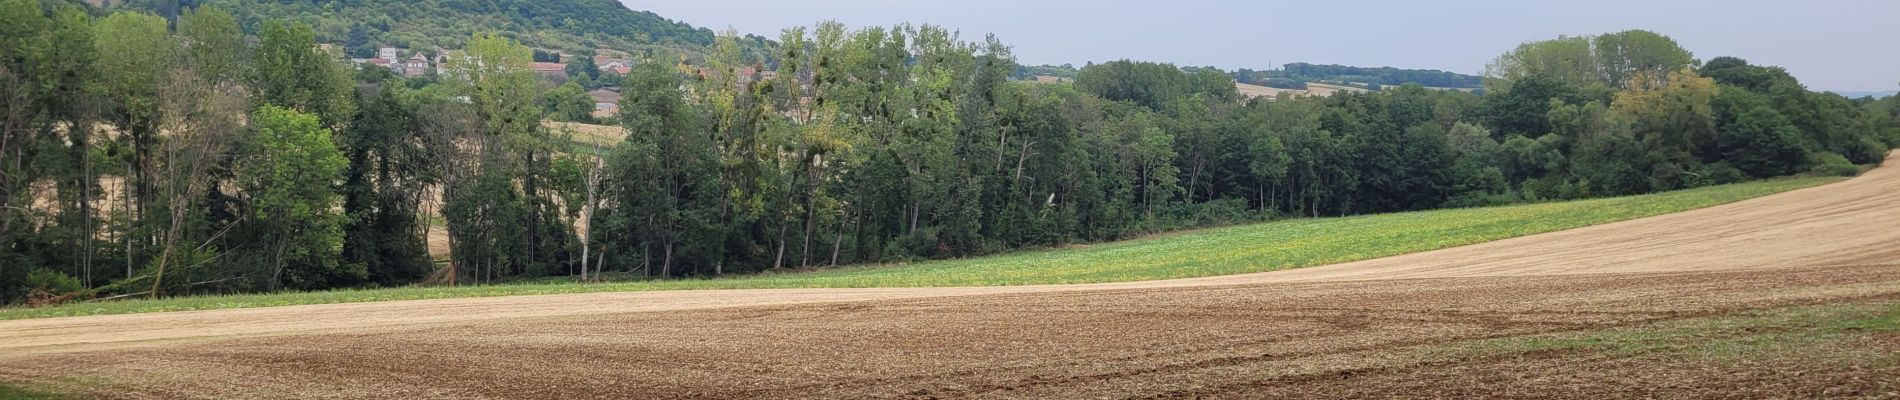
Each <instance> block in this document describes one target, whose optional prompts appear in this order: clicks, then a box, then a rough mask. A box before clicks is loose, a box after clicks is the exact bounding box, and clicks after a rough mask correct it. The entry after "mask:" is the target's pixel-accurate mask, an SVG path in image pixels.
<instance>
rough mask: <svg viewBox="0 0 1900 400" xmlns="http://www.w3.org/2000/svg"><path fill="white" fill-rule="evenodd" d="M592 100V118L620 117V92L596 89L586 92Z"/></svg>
mask: <svg viewBox="0 0 1900 400" xmlns="http://www.w3.org/2000/svg"><path fill="white" fill-rule="evenodd" d="M587 96H588V97H593V98H594V112H593V115H594V118H612V117H614V116H616V115H620V92H616V91H613V90H608V89H596V90H594V91H592V92H587Z"/></svg>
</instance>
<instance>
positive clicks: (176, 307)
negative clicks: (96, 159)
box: [0, 178, 1840, 320]
mask: <svg viewBox="0 0 1900 400" xmlns="http://www.w3.org/2000/svg"><path fill="white" fill-rule="evenodd" d="M1839 180H1840V178H1798V179H1780V180H1770V181H1760V182H1751V183H1743V184H1734V185H1724V186H1713V187H1705V188H1698V189H1691V190H1683V191H1675V192H1667V193H1657V194H1649V195H1642V196H1630V197H1618V198H1606V199H1593V200H1581V201H1570V202H1553V203H1539V204H1525V205H1513V206H1502V207H1489V208H1469V209H1450V210H1435V211H1422V212H1410V213H1397V214H1381V215H1367V216H1356V217H1344V218H1319V219H1295V220H1284V221H1276V222H1268V223H1260V224H1252V225H1242V226H1233V227H1224V228H1212V229H1202V230H1193V231H1186V232H1179V233H1173V234H1166V235H1159V236H1157V237H1152V238H1145V239H1137V240H1129V241H1122V242H1113V243H1103V244H1096V245H1088V246H1071V247H1063V248H1054V249H1043V250H1029V251H1022V252H1016V253H1010V254H1004V255H997V256H989V257H979V258H969V259H957V260H941V261H928V262H919V263H911V264H898V265H867V266H853V267H840V268H833V269H824V270H818V271H806V272H784V273H767V274H758V275H746V276H733V277H726V278H718V279H692V280H673V281H640V282H620V283H534V284H513V285H494V286H481V287H411V288H392V289H370V290H339V291H325V292H302V293H277V294H256V295H234V296H202V297H181V298H170V299H159V300H130V301H114V302H99V303H81V304H71V305H65V306H57V307H46V308H36V309H20V308H10V309H0V320H6V319H22V318H41V317H58V316H76V315H100V314H125V313H140V312H161V311H185V310H206V309H222V308H245V307H270V306H284V305H298V304H327V303H347V302H365V301H386V300H411V299H435V298H457V297H481V296H508V295H533V294H558V293H584V292H608V291H645V290H684V289H759V288H838V287H926V286H995V285H1034V284H1068V283H1100V282H1126V281H1141V280H1156V279H1173V278H1190V277H1202V276H1215V275H1230V274H1240V273H1249V272H1263V271H1273V270H1280V269H1290V268H1301V267H1310V266H1318V265H1327V264H1335V263H1342V262H1350V261H1358V260H1366V259H1373V258H1380V257H1387V256H1394V255H1400V254H1407V253H1414V252H1421V251H1428V250H1435V249H1441V248H1448V247H1455V246H1461V245H1467V244H1473V243H1480V242H1487V241H1493V240H1499V239H1506V238H1512V237H1517V236H1524V235H1531V234H1537V233H1543V232H1551V231H1558V230H1564V229H1571V228H1578V227H1583V226H1589V225H1597V224H1604V223H1610V222H1616V221H1623V220H1629V219H1635V218H1642V217H1647V216H1653V215H1660V214H1668V213H1673V212H1679V211H1685V210H1690V209H1696V208H1702V207H1708V206H1712V205H1717V204H1723V203H1729V202H1734V201H1738V200H1743V199H1748V198H1753V197H1758V196H1763V195H1768V194H1773V193H1778V192H1783V191H1788V190H1794V189H1799V188H1804V187H1810V186H1816V185H1821V184H1825V183H1830V182H1836V181H1839Z"/></svg>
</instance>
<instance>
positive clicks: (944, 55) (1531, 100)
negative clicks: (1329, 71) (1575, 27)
mask: <svg viewBox="0 0 1900 400" xmlns="http://www.w3.org/2000/svg"><path fill="white" fill-rule="evenodd" d="M49 4H50V3H42V2H39V1H36V0H0V95H4V98H5V103H4V106H3V107H0V109H3V110H4V111H5V114H4V115H5V124H6V125H5V126H4V128H5V130H4V134H5V135H4V136H3V137H0V160H5V162H4V163H0V164H4V165H0V201H4V203H0V206H3V207H0V303H7V304H16V303H21V302H39V303H48V302H58V301H66V300H72V299H78V298H94V297H111V296H127V295H137V296H152V297H158V296H173V295H191V294H214V293H239V292H261V291H275V290H320V289H330V288H353V287H377V286H402V285H412V284H419V283H426V284H486V283H492V282H505V281H511V280H522V279H536V278H547V277H570V276H571V277H574V278H578V279H597V278H600V277H601V276H603V274H606V275H613V276H619V277H627V276H646V277H652V278H656V279H663V278H674V277H707V276H718V275H725V274H735V273H752V272H760V271H772V270H781V269H789V268H801V267H813V266H827V265H839V264H852V263H867V262H896V261H905V260H914V259H932V258H949V257H966V256H975V255H983V254H993V253H998V252H1004V251H1010V250H1014V249H1022V248H1033V247H1047V246H1058V245H1063V244H1070V243H1088V242H1099V241H1108V240H1118V239H1125V238H1130V237H1136V236H1140V235H1146V234H1150V233H1155V232H1163V231H1169V230H1177V229H1185V228H1193V227H1201V226H1210V225H1219V224H1231V223H1242V222H1251V221H1263V220H1269V219H1274V218H1289V217H1319V216H1339V215H1354V214H1365V213H1382V212H1395V211H1410V210H1424V209H1433V208H1441V207H1469V206H1484V205H1498V204H1511V203H1519V202H1528V201H1548V200H1563V199H1579V198H1591V197H1602V196H1615V195H1626V194H1638V193H1648V192H1655V191H1663V190H1673V189H1682V188H1690V187H1698V186H1707V185H1716V184H1724V183H1733V182H1741V181H1746V180H1751V179H1762V178H1770V177H1776V176H1784V175H1790V174H1800V173H1814V174H1828V175H1851V174H1854V173H1857V172H1858V171H1859V170H1860V168H1861V167H1860V166H1857V165H1856V164H1875V163H1879V162H1881V161H1882V159H1883V158H1884V156H1885V153H1886V152H1887V150H1888V149H1889V148H1890V147H1892V146H1894V145H1896V144H1900V124H1897V123H1896V122H1895V121H1896V112H1900V101H1897V100H1895V99H1894V98H1888V99H1883V100H1878V101H1875V100H1870V99H1859V100H1856V99H1847V98H1844V97H1841V96H1838V95H1833V94H1826V93H1815V92H1811V91H1808V90H1807V89H1806V88H1805V87H1803V86H1801V85H1800V83H1799V82H1798V81H1796V80H1795V79H1794V78H1793V77H1792V76H1789V75H1788V74H1787V73H1786V71H1784V70H1781V69H1779V68H1775V67H1764V66H1755V65H1750V64H1748V63H1746V62H1744V61H1742V60H1740V59H1736V58H1731V57H1720V58H1715V59H1711V60H1710V61H1708V62H1706V63H1697V62H1695V61H1694V57H1693V56H1692V55H1691V53H1689V52H1688V51H1687V50H1684V49H1682V48H1680V47H1679V46H1677V45H1676V43H1675V42H1674V41H1673V40H1670V39H1668V38H1667V37H1663V36H1661V35H1656V34H1654V33H1649V32H1644V31H1627V32H1619V33H1612V34H1606V35H1601V36H1588V37H1577V38H1563V39H1558V40H1551V41H1543V42H1532V43H1527V44H1525V45H1523V46H1521V47H1519V48H1517V49H1513V50H1511V51H1509V52H1507V53H1505V54H1504V55H1503V56H1501V57H1500V58H1499V59H1498V60H1497V61H1496V62H1494V63H1493V64H1492V67H1491V70H1490V71H1488V73H1487V75H1488V77H1487V82H1486V91H1485V92H1486V93H1485V94H1482V95H1479V94H1474V93H1466V92H1461V91H1449V90H1434V89H1428V88H1425V87H1421V86H1417V85H1403V86H1398V87H1386V88H1384V89H1385V90H1383V91H1379V92H1371V93H1362V94H1355V93H1340V94H1338V95H1335V96H1332V97H1294V96H1282V97H1279V98H1272V99H1242V98H1240V96H1239V95H1238V93H1236V91H1235V87H1234V83H1235V81H1234V79H1233V77H1232V76H1230V75H1228V74H1226V73H1222V72H1219V71H1213V70H1196V71H1188V70H1184V69H1183V68H1178V67H1176V66H1173V65H1169V64H1160V63H1147V62H1133V61H1115V62H1108V63H1102V64H1095V65H1091V66H1089V67H1087V68H1084V69H1082V70H1080V71H1078V72H1077V74H1076V76H1075V78H1074V80H1073V82H1072V83H1070V82H1065V83H1058V84H1035V83H1025V82H1012V81H1010V80H1009V79H1008V78H1009V77H1010V76H1011V74H1014V73H1016V72H1017V71H1018V66H1017V65H1016V63H1015V61H1014V57H1013V56H1012V55H1011V53H1010V50H1009V48H1008V47H1007V46H1005V45H1003V44H1002V43H1001V42H1000V41H998V40H997V39H996V38H995V37H993V36H992V37H988V38H986V39H985V40H982V41H975V42H971V41H964V40H962V39H960V38H957V37H956V35H955V34H954V33H953V31H949V30H946V29H944V28H941V27H936V26H931V25H924V26H912V25H899V26H896V27H892V28H883V27H870V28H863V29H857V30H851V29H847V28H846V27H845V26H843V25H842V24H838V23H835V22H826V23H821V24H818V25H817V26H814V27H809V28H806V27H798V28H792V29H787V30H786V31H784V32H783V33H782V34H781V35H780V36H779V38H778V39H777V40H778V43H779V44H780V46H779V47H778V49H777V51H778V54H774V55H772V56H773V57H774V58H775V59H777V60H778V62H777V64H776V70H775V71H773V72H775V74H774V75H773V77H772V78H770V79H764V78H757V79H753V78H749V77H748V76H745V75H742V74H740V73H739V72H738V71H739V70H741V69H743V68H746V67H751V66H754V65H757V63H756V61H754V62H748V61H747V60H749V59H752V57H751V56H748V55H746V54H744V52H745V51H746V50H744V48H743V46H742V45H741V41H743V40H746V39H745V38H739V37H734V36H731V35H721V36H719V37H717V38H715V40H714V44H713V46H712V48H711V49H710V50H709V51H708V52H707V54H706V55H704V57H703V59H704V61H705V65H685V64H681V63H677V62H673V61H672V60H667V59H664V58H658V61H654V60H647V61H644V62H641V63H639V65H638V66H637V67H635V68H634V70H633V71H632V72H631V73H629V74H627V75H625V76H611V77H607V78H602V79H617V80H618V82H617V83H618V85H617V86H619V87H620V93H621V95H622V99H621V101H620V104H619V105H618V106H619V115H618V116H616V117H614V118H612V119H611V120H610V121H607V122H609V123H612V124H614V125H617V126H619V127H620V128H621V129H622V130H624V132H625V133H626V138H625V139H624V140H622V141H620V142H618V143H597V142H587V141H581V140H577V139H576V138H575V137H574V136H573V135H572V134H570V133H567V132H563V131H561V130H558V129H555V128H550V127H549V126H548V125H545V124H543V121H544V120H550V119H552V120H573V119H580V118H583V116H584V115H585V114H586V111H587V110H591V102H588V101H587V99H586V98H585V95H584V94H582V93H580V91H579V90H578V89H576V87H575V86H574V85H559V86H557V85H554V84H552V83H550V82H546V81H544V80H542V79H541V78H540V77H538V76H536V75H535V74H534V72H533V71H531V70H530V69H529V67H528V66H529V63H530V62H531V61H532V59H533V57H534V56H533V52H532V50H531V49H530V48H528V47H527V46H524V45H522V44H520V43H518V42H516V41H514V40H512V39H509V38H506V37H503V36H499V35H495V34H485V33H477V34H475V35H472V36H471V37H470V38H468V40H467V41H466V43H467V46H466V51H465V54H466V58H464V59H458V60H452V62H453V64H452V65H451V66H450V67H449V68H447V70H448V71H451V72H449V73H446V74H442V75H433V74H431V75H426V76H421V77H416V78H403V77H399V76H395V75H394V74H392V73H390V72H389V71H387V70H384V69H379V68H373V67H372V68H364V69H361V70H352V69H351V68H350V67H349V66H348V65H347V64H345V63H344V62H343V61H341V60H336V59H333V58H332V57H331V56H330V55H327V54H324V53H321V52H319V51H318V50H317V49H316V48H317V46H316V45H317V43H316V40H315V37H314V36H315V35H314V34H313V33H312V30H311V28H310V27H309V26H306V25H302V24H299V23H294V22H285V21H267V22H265V23H264V25H263V26H262V27H261V28H260V29H259V30H258V33H257V34H256V37H255V39H251V38H247V37H246V35H244V34H243V32H242V30H240V29H239V28H238V24H237V22H236V21H237V19H236V18H235V17H233V16H232V15H231V14H230V13H228V12H225V11H222V10H219V9H216V8H212V7H201V8H198V9H193V10H183V11H182V12H181V13H180V15H179V17H178V18H177V20H176V21H170V20H167V19H165V18H162V17H158V16H154V15H150V14H143V13H135V12H118V13H113V14H110V15H106V16H103V17H95V16H93V15H91V14H90V13H88V12H87V11H86V10H84V9H81V8H78V7H75V6H71V5H49ZM1576 60H1587V62H1577V61H1576ZM760 76H763V75H760ZM435 229H442V230H444V231H446V233H447V235H446V238H442V239H430V238H429V233H430V232H431V231H432V230H435ZM430 240H446V241H447V242H448V243H447V246H448V247H449V248H450V252H449V255H450V259H449V260H448V262H447V264H445V265H442V266H438V265H437V264H436V263H435V262H434V261H433V260H431V259H430V256H429V254H428V250H427V247H428V246H427V245H428V244H429V241H430Z"/></svg>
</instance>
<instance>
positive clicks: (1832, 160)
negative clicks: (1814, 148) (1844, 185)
mask: <svg viewBox="0 0 1900 400" xmlns="http://www.w3.org/2000/svg"><path fill="white" fill-rule="evenodd" d="M1809 172H1812V173H1814V174H1815V175H1825V176H1854V175H1859V174H1860V166H1857V165H1854V163H1852V162H1848V161H1847V157H1846V156H1842V155H1840V154H1837V153H1830V152H1822V153H1820V154H1815V155H1814V168H1813V169H1811V170H1809Z"/></svg>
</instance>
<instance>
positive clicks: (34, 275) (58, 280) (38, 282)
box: [26, 269, 85, 294]
mask: <svg viewBox="0 0 1900 400" xmlns="http://www.w3.org/2000/svg"><path fill="white" fill-rule="evenodd" d="M26 287H28V288H32V289H39V290H44V291H46V292H47V293H54V294H65V293H72V292H77V291H80V290H82V289H85V285H81V284H80V283H79V278H74V277H72V276H71V275H66V274H64V273H60V272H58V271H53V270H47V269H36V270H33V272H28V273H27V274H26Z"/></svg>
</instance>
